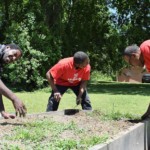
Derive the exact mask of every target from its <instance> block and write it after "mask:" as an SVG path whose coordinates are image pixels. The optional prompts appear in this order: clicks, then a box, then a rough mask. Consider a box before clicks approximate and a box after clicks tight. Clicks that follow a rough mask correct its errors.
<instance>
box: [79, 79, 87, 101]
mask: <svg viewBox="0 0 150 150" xmlns="http://www.w3.org/2000/svg"><path fill="white" fill-rule="evenodd" d="M87 82H88V81H86V80H83V81H81V84H80V88H79V95H78V97H80V98H81V96H82V94H83V93H84V91H85V89H86V85H87Z"/></svg>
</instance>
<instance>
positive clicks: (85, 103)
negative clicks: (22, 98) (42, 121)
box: [46, 85, 92, 112]
mask: <svg viewBox="0 0 150 150" xmlns="http://www.w3.org/2000/svg"><path fill="white" fill-rule="evenodd" d="M56 87H57V89H58V91H59V92H60V93H61V95H63V94H64V93H65V92H66V91H67V90H68V89H69V88H70V89H71V90H72V91H73V92H74V93H75V95H76V96H78V95H79V88H80V85H77V86H62V85H56ZM81 98H82V102H81V106H82V109H83V110H92V106H91V102H90V99H89V96H88V93H87V90H85V91H84V92H83V95H82V97H81ZM58 106H59V102H57V101H56V100H55V99H54V91H52V93H51V96H50V97H49V100H48V104H47V109H46V111H47V112H48V111H56V110H57V109H58Z"/></svg>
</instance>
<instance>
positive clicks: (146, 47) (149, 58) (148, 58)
mask: <svg viewBox="0 0 150 150" xmlns="http://www.w3.org/2000/svg"><path fill="white" fill-rule="evenodd" d="M140 50H141V52H142V55H143V57H144V64H145V66H146V69H147V71H148V72H150V40H147V41H144V42H143V43H142V44H141V45H140Z"/></svg>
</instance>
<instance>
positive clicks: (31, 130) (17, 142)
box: [0, 118, 108, 150]
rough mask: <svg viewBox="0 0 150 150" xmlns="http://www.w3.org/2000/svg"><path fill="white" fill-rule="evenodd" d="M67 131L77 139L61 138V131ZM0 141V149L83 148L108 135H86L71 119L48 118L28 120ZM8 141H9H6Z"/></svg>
mask: <svg viewBox="0 0 150 150" xmlns="http://www.w3.org/2000/svg"><path fill="white" fill-rule="evenodd" d="M65 131H69V132H72V134H74V135H76V136H79V137H80V139H79V138H78V140H76V139H73V138H67V136H66V138H62V137H61V135H62V134H63V132H65ZM85 135H86V136H85ZM4 139H5V141H4V142H3V141H1V142H0V146H1V148H2V149H7V148H9V150H13V149H14V150H22V149H25V150H32V149H36V150H42V149H44V150H48V149H52V150H70V149H72V150H73V149H74V150H75V149H78V150H84V149H88V147H90V146H93V145H95V144H98V143H103V142H105V141H106V140H107V139H108V136H106V135H102V136H94V135H87V133H86V130H84V129H82V132H81V129H79V128H77V125H76V124H75V123H74V122H73V121H72V122H69V123H65V124H64V123H58V122H55V121H52V120H51V119H50V118H49V119H48V118H45V119H42V120H34V119H33V120H32V121H31V120H30V122H29V123H25V124H23V125H20V126H16V127H15V129H14V130H13V131H12V132H11V136H10V133H9V134H8V135H5V136H4V137H3V140H4ZM8 141H10V142H8Z"/></svg>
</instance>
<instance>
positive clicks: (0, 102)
mask: <svg viewBox="0 0 150 150" xmlns="http://www.w3.org/2000/svg"><path fill="white" fill-rule="evenodd" d="M0 113H1V114H2V117H4V118H5V119H9V118H11V119H14V118H15V115H13V114H9V113H7V112H5V107H4V103H3V98H2V95H1V94H0Z"/></svg>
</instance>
